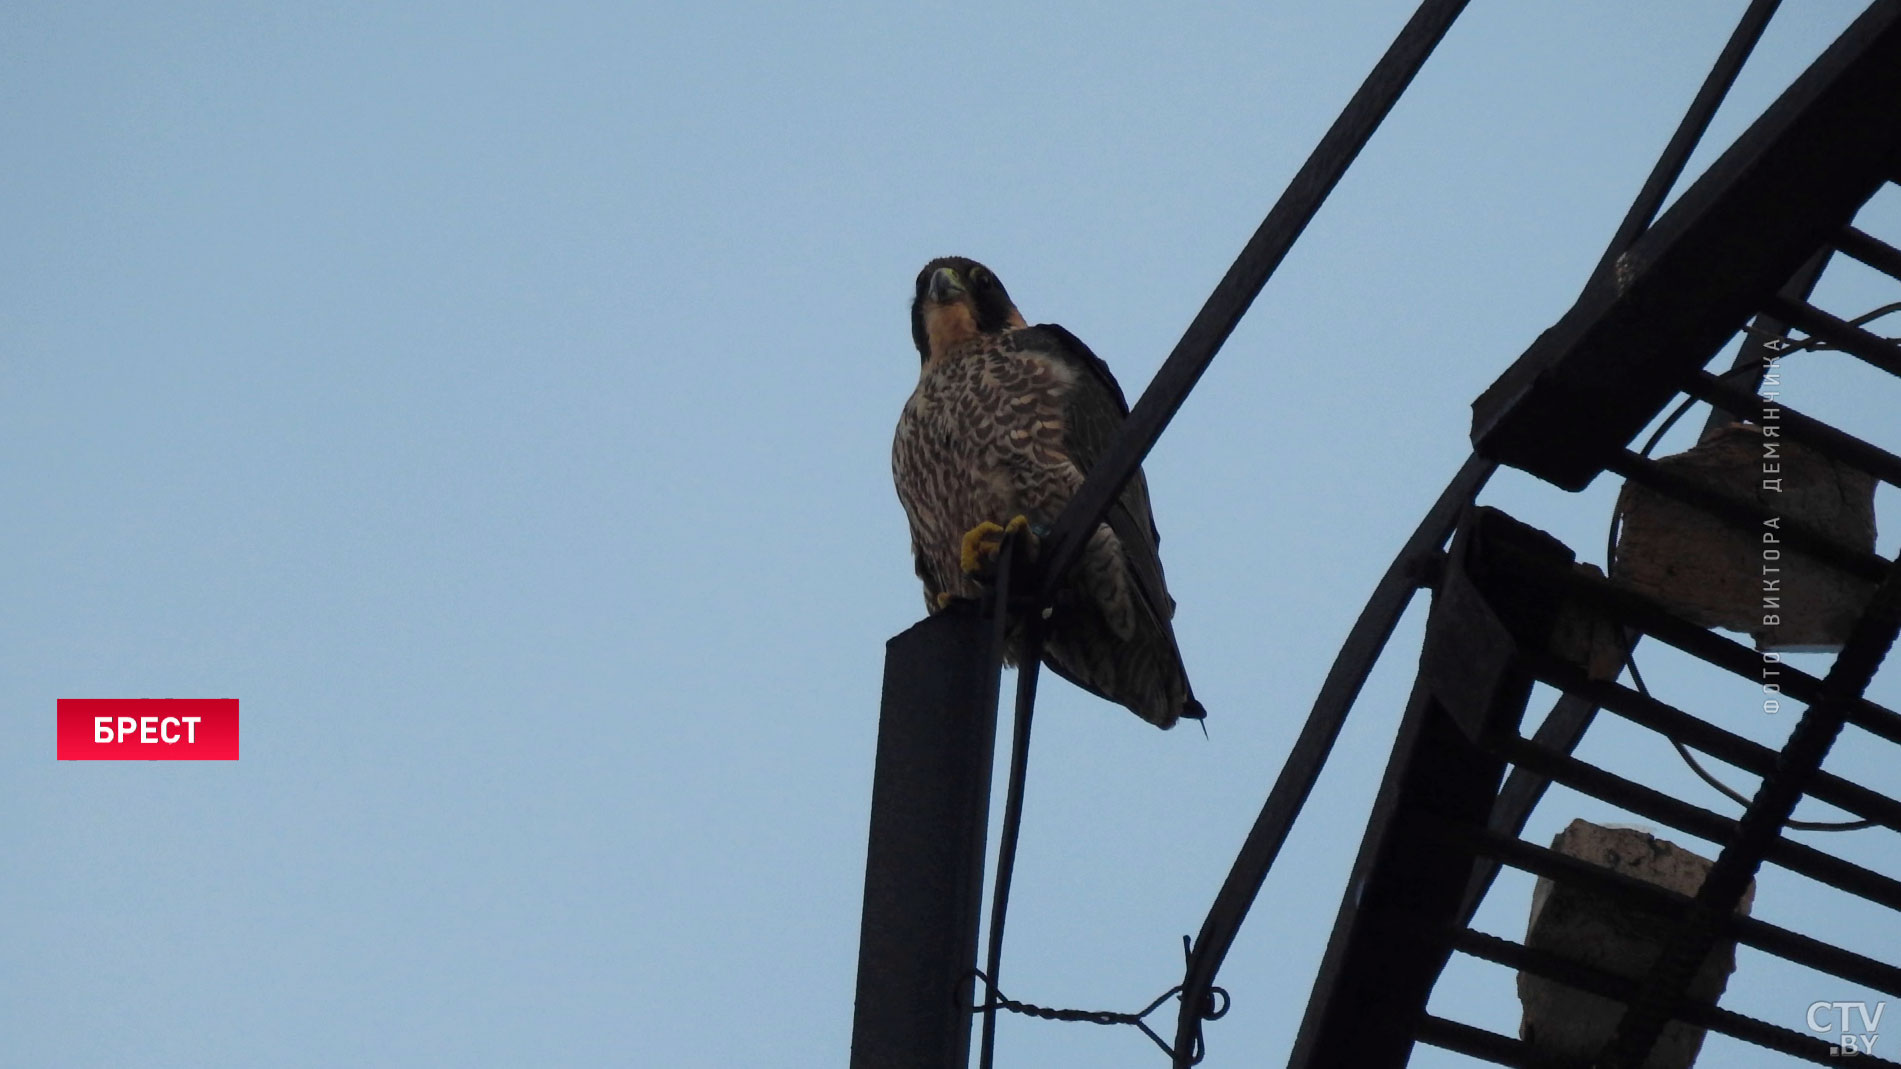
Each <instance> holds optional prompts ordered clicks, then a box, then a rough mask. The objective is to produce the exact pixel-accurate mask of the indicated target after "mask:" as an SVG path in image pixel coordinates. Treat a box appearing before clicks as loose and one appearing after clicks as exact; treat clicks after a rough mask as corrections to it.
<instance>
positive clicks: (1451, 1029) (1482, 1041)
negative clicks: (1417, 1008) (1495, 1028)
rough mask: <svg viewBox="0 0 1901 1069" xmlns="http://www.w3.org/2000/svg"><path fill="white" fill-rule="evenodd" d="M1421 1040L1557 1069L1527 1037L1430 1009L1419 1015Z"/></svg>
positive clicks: (1529, 1067)
mask: <svg viewBox="0 0 1901 1069" xmlns="http://www.w3.org/2000/svg"><path fill="white" fill-rule="evenodd" d="M1419 1041H1420V1042H1421V1043H1430V1044H1432V1045H1433V1046H1435V1047H1439V1048H1441V1049H1443V1050H1449V1051H1452V1052H1454V1053H1457V1054H1463V1055H1466V1056H1467V1057H1471V1058H1482V1059H1484V1060H1485V1061H1488V1062H1491V1063H1492V1064H1494V1065H1511V1066H1518V1067H1520V1069H1553V1067H1552V1063H1551V1062H1549V1061H1547V1060H1545V1059H1544V1058H1540V1057H1539V1056H1538V1055H1537V1054H1536V1053H1534V1052H1533V1051H1532V1049H1531V1047H1530V1045H1528V1044H1527V1043H1525V1042H1524V1041H1523V1040H1519V1039H1513V1038H1511V1037H1510V1036H1501V1035H1499V1034H1498V1033H1497V1032H1488V1031H1486V1030H1485V1029H1483V1028H1475V1027H1473V1026H1472V1025H1469V1024H1465V1023H1463V1022H1461V1021H1453V1020H1448V1019H1447V1018H1444V1017H1439V1016H1436V1015H1434V1014H1430V1013H1428V1014H1426V1015H1424V1016H1422V1017H1420V1018H1419Z"/></svg>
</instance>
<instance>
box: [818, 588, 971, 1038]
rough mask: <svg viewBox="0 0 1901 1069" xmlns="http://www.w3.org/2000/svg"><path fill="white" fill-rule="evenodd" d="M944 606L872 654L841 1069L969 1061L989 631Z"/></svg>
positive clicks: (964, 609) (963, 609) (967, 611)
mask: <svg viewBox="0 0 1901 1069" xmlns="http://www.w3.org/2000/svg"><path fill="white" fill-rule="evenodd" d="M993 615H994V614H991V613H986V612H984V611H982V610H981V609H980V608H979V606H978V605H977V603H975V602H969V601H960V602H953V603H952V604H951V606H950V607H949V608H947V609H945V610H944V611H943V612H940V613H938V614H937V615H935V616H932V617H930V618H929V619H927V620H924V621H922V622H921V623H918V624H916V625H915V626H913V627H912V628H910V629H909V630H907V631H905V632H904V633H903V634H900V635H898V636H897V637H895V638H893V639H892V640H891V641H890V642H888V643H886V645H885V675H884V702H883V708H882V709H881V710H880V712H879V715H878V756H877V765H876V768H875V770H874V771H873V773H872V784H871V835H870V840H869V843H868V845H867V848H866V851H865V900H864V913H863V916H862V920H861V927H860V929H859V935H858V995H857V1006H856V1010H855V1013H854V1015H853V1018H852V1051H851V1065H852V1069H888V1067H906V1069H909V1067H918V1066H923V1067H935V1069H965V1067H966V1066H967V1065H968V1064H969V1062H970V1019H971V1004H972V1003H971V983H972V974H973V970H974V969H975V968H976V964H977V926H978V919H979V915H980V912H981V909H980V905H979V903H980V902H981V900H982V893H983V870H984V837H985V834H986V831H987V828H988V822H989V814H990V766H991V758H992V756H993V749H994V746H995V743H996V727H997V682H998V671H999V663H998V658H997V645H996V626H995V624H996V621H995V620H994V619H993Z"/></svg>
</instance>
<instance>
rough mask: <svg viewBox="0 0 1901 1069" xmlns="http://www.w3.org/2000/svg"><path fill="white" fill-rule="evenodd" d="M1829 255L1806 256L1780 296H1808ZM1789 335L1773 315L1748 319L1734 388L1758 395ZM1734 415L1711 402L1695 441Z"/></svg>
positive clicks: (1733, 373)
mask: <svg viewBox="0 0 1901 1069" xmlns="http://www.w3.org/2000/svg"><path fill="white" fill-rule="evenodd" d="M1831 255H1832V250H1830V249H1823V250H1822V251H1821V252H1818V253H1816V254H1815V255H1814V256H1811V257H1809V258H1808V262H1806V263H1804V264H1803V265H1802V267H1801V268H1800V269H1799V270H1797V271H1796V273H1795V276H1794V277H1792V278H1790V279H1789V281H1788V282H1786V283H1784V284H1783V286H1782V289H1781V290H1780V291H1779V292H1780V293H1781V294H1782V296H1784V297H1788V298H1790V299H1792V300H1798V301H1806V300H1808V298H1809V294H1810V293H1813V292H1814V291H1815V283H1816V282H1817V281H1818V280H1819V279H1820V278H1821V277H1822V272H1823V270H1825V269H1826V268H1827V267H1828V262H1829V258H1830V257H1831ZM1788 336H1789V324H1787V323H1784V322H1783V321H1782V320H1780V319H1777V318H1776V317H1775V316H1769V315H1759V316H1757V317H1756V318H1755V321H1754V322H1752V323H1750V325H1749V328H1748V333H1747V334H1746V335H1745V336H1744V337H1743V340H1742V344H1740V345H1738V346H1736V359H1735V361H1734V362H1733V363H1732V364H1731V365H1730V370H1729V377H1730V378H1734V379H1736V380H1737V383H1738V384H1736V385H1735V388H1736V389H1737V390H1739V391H1742V392H1745V393H1747V394H1748V395H1749V396H1750V397H1756V396H1757V394H1756V391H1757V390H1759V389H1761V388H1762V381H1763V377H1764V375H1765V374H1766V372H1767V370H1768V367H1769V361H1770V360H1773V359H1775V358H1776V356H1777V354H1779V353H1782V352H1785V351H1787V349H1788V345H1787V344H1786V339H1787V338H1788ZM1745 370H1747V371H1748V372H1749V373H1750V374H1749V375H1748V382H1749V389H1748V390H1746V391H1744V390H1742V387H1741V385H1739V383H1740V382H1741V381H1742V377H1741V373H1742V372H1743V371H1745ZM1698 374H1706V372H1698ZM1723 384H1724V385H1726V386H1727V385H1733V384H1732V383H1730V382H1728V381H1727V380H1725V381H1724V383H1723ZM1684 392H1686V393H1689V392H1692V391H1688V390H1686V391H1684ZM1754 410H1755V409H1749V411H1754ZM1739 411H1740V410H1739ZM1733 419H1735V413H1734V412H1732V411H1728V410H1725V409H1722V408H1718V407H1717V406H1715V405H1714V404H1712V405H1711V406H1710V414H1709V415H1708V416H1707V417H1706V418H1705V419H1704V420H1703V433H1702V434H1699V435H1697V438H1696V440H1697V442H1698V443H1699V444H1701V443H1703V442H1707V441H1709V440H1710V439H1711V438H1713V437H1715V435H1716V432H1717V431H1719V430H1721V429H1722V428H1723V427H1724V426H1726V425H1728V424H1729V423H1730V421H1731V420H1733Z"/></svg>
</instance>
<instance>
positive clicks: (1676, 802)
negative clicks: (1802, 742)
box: [1491, 738, 1901, 910]
mask: <svg viewBox="0 0 1901 1069" xmlns="http://www.w3.org/2000/svg"><path fill="white" fill-rule="evenodd" d="M1491 745H1494V746H1496V747H1497V748H1498V749H1499V751H1500V752H1501V753H1503V754H1504V755H1505V756H1506V757H1507V758H1508V759H1509V760H1511V761H1512V763H1514V764H1518V765H1523V766H1525V767H1527V768H1530V769H1532V770H1534V771H1536V772H1538V773H1539V774H1540V775H1542V776H1544V777H1545V778H1547V779H1549V780H1551V781H1552V782H1554V783H1560V784H1563V785H1564V786H1566V787H1569V788H1571V789H1572V790H1574V791H1578V792H1580V793H1583V794H1588V795H1590V796H1591V797H1593V798H1597V799H1601V800H1603V801H1606V802H1609V803H1610V804H1612V805H1614V806H1617V807H1618V808H1619V809H1626V810H1629V811H1630V812H1632V813H1635V814H1637V815H1638V816H1640V817H1643V818H1644V819H1646V820H1654V821H1656V822H1657V823H1659V824H1668V825H1669V826H1670V827H1672V828H1676V829H1677V830H1679V831H1682V832H1685V833H1687V834H1689V835H1694V836H1696V837H1697V838H1699V839H1704V840H1707V841H1709V842H1713V843H1720V842H1725V841H1727V840H1728V839H1729V837H1730V834H1731V833H1732V832H1733V831H1734V830H1735V829H1736V824H1737V822H1736V821H1734V820H1731V819H1730V818H1728V817H1725V816H1721V815H1719V814H1716V813H1712V812H1710V811H1709V810H1707V809H1703V808H1700V807H1698V806H1694V805H1691V804H1690V803H1688V802H1685V801H1682V800H1680V799H1677V798H1673V797H1671V796H1670V795H1667V794H1665V793H1663V792H1662V791H1658V790H1653V789H1652V788H1649V787H1646V786H1644V785H1643V784H1641V783H1636V782H1634V781H1632V780H1628V779H1625V778H1624V777H1622V776H1619V775H1617V774H1616V773H1614V772H1607V771H1605V770H1604V769H1601V768H1599V767H1597V766H1596V765H1592V764H1589V763H1586V762H1584V761H1580V760H1578V759H1577V758H1575V757H1570V756H1567V755H1564V754H1555V753H1551V752H1550V751H1548V750H1545V749H1543V748H1541V747H1539V746H1537V745H1535V744H1533V743H1532V742H1530V741H1529V740H1526V739H1514V738H1505V739H1498V740H1496V741H1494V742H1492V743H1491ZM1769 860H1771V861H1774V862H1775V863H1776V864H1777V865H1780V866H1781V867H1783V868H1785V869H1788V870H1789V871H1790V872H1794V873H1799V874H1801V875H1803V876H1807V877H1808V878H1809V879H1811V880H1814V881H1816V882H1817V883H1825V884H1827V885H1828V886H1830V887H1833V888H1835V889H1836V890H1839V891H1846V892H1848V893H1849V894H1851V895H1854V896H1856V897H1857V898H1865V899H1867V900H1868V901H1870V902H1873V903H1875V904H1877V905H1880V906H1885V907H1887V908H1888V909H1892V910H1901V880H1894V879H1890V878H1889V877H1887V876H1883V875H1882V874H1880V873H1878V872H1873V871H1870V870H1868V869H1865V868H1862V867H1861V866H1860V865H1857V864H1855V863H1853V862H1851V861H1844V860H1843V859H1841V858H1839V857H1836V856H1835V855H1833V854H1830V853H1825V852H1823V851H1821V850H1817V849H1815V848H1814V847H1812V846H1804V845H1802V844H1801V843H1797V842H1792V841H1790V840H1788V839H1776V840H1775V841H1773V842H1771V843H1770V844H1769Z"/></svg>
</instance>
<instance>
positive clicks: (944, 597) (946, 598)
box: [937, 590, 951, 612]
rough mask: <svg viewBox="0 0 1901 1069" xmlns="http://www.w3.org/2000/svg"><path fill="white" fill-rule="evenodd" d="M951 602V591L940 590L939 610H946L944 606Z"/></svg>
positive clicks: (938, 595)
mask: <svg viewBox="0 0 1901 1069" xmlns="http://www.w3.org/2000/svg"><path fill="white" fill-rule="evenodd" d="M950 603H951V592H950V591H948V590H940V591H938V593H937V608H938V611H939V612H942V611H943V610H944V606H946V605H949V604H950Z"/></svg>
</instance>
